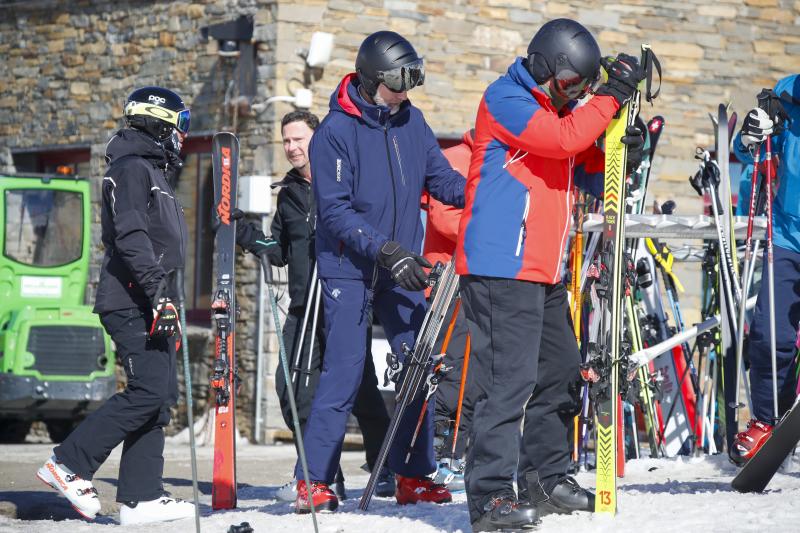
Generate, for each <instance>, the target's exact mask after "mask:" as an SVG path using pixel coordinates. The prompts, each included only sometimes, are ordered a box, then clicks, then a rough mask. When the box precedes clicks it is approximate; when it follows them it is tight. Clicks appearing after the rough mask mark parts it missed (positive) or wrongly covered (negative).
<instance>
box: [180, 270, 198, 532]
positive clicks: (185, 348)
mask: <svg viewBox="0 0 800 533" xmlns="http://www.w3.org/2000/svg"><path fill="white" fill-rule="evenodd" d="M175 283H176V285H177V289H178V309H180V321H181V352H182V353H183V380H184V386H185V387H186V418H187V419H188V422H189V428H188V429H189V448H190V449H191V457H192V495H193V496H194V529H195V531H196V532H197V533H200V496H199V491H198V489H197V451H196V447H195V442H194V413H193V412H192V410H193V409H194V404H193V402H192V375H191V372H189V342H188V340H187V335H186V294H185V291H184V287H183V269H182V268H177V269H175Z"/></svg>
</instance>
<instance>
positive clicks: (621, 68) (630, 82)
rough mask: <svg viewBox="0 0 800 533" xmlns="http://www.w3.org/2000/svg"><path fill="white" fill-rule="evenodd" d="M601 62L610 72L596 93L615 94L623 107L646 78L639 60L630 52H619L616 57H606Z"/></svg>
mask: <svg viewBox="0 0 800 533" xmlns="http://www.w3.org/2000/svg"><path fill="white" fill-rule="evenodd" d="M600 63H601V64H602V65H603V68H604V69H605V70H606V72H607V73H608V81H607V82H605V83H604V84H603V85H601V86H600V87H599V88H598V89H597V91H596V92H595V94H598V95H609V96H613V97H614V98H615V99H616V100H617V102H618V103H619V105H620V107H622V106H623V105H624V104H625V102H627V101H628V100H630V98H631V96H633V93H634V91H635V90H636V87H637V86H638V85H639V82H640V81H642V79H644V73H643V72H642V68H641V67H640V66H639V60H638V59H636V58H635V57H633V56H630V55H628V54H619V55H618V56H617V57H616V59H611V58H608V57H605V58H603V59H601V60H600Z"/></svg>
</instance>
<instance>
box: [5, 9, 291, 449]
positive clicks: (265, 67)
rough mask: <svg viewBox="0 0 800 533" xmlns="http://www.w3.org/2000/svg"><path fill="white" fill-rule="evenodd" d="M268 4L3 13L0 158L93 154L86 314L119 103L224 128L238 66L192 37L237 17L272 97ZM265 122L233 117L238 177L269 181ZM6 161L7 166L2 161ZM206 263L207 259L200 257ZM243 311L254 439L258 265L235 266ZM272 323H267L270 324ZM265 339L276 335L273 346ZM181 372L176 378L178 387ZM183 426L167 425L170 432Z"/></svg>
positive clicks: (196, 127)
mask: <svg viewBox="0 0 800 533" xmlns="http://www.w3.org/2000/svg"><path fill="white" fill-rule="evenodd" d="M276 10H277V3H276V2H275V1H274V0H258V1H256V0H241V1H230V0H226V1H221V0H220V1H212V0H207V1H203V2H185V1H184V2H180V1H179V2H139V1H134V0H131V1H118V2H113V3H109V2H101V1H90V0H82V1H75V2H53V1H41V0H32V1H30V2H27V3H22V2H20V3H16V4H15V6H14V7H11V8H0V57H2V58H3V60H2V61H1V62H0V95H1V96H0V152H2V153H3V154H6V153H7V152H8V151H9V150H10V151H13V150H15V149H21V148H33V147H40V148H58V147H64V146H82V147H90V148H91V157H92V160H91V180H92V182H93V199H94V209H93V227H92V239H93V241H92V242H93V250H94V253H93V264H92V270H91V272H92V273H91V280H90V290H89V291H87V303H91V302H92V301H93V294H94V287H95V285H96V282H97V278H98V275H99V265H100V262H101V260H102V254H103V250H102V246H101V244H100V226H99V220H100V218H99V203H98V201H97V199H98V198H99V192H100V183H101V181H102V176H103V172H104V169H105V162H104V159H103V155H104V153H105V145H106V142H107V141H108V139H109V138H110V137H111V136H112V135H113V134H114V132H115V131H116V130H117V129H119V128H120V127H121V126H122V125H123V123H122V120H121V113H122V106H123V104H124V102H125V98H126V97H127V96H128V94H129V93H130V92H131V90H132V89H134V88H135V87H140V86H145V85H163V86H166V87H169V88H172V89H174V90H175V91H176V92H177V93H179V94H180V95H181V96H182V97H183V98H184V99H185V101H186V102H187V104H189V105H190V107H191V108H192V133H193V134H198V133H202V132H206V133H212V132H215V131H218V130H222V129H230V127H231V125H232V124H233V122H234V118H233V111H232V110H231V109H230V108H226V106H224V105H223V102H224V99H225V91H226V89H227V88H228V82H229V81H230V78H231V74H232V65H233V64H235V63H230V62H227V61H226V60H221V59H220V58H219V56H218V55H217V43H216V41H214V40H213V39H212V40H210V41H209V42H205V41H203V39H202V38H201V34H200V28H201V27H204V26H208V25H211V24H216V23H219V22H224V21H227V20H230V19H233V18H236V16H238V15H240V14H247V15H252V16H253V17H254V20H255V24H256V27H257V28H258V32H257V35H256V37H257V38H258V40H259V41H260V42H259V44H258V55H257V57H258V65H257V69H258V73H259V80H258V95H257V99H260V100H263V99H264V98H265V97H266V96H265V95H267V94H268V93H269V92H270V91H271V90H272V89H271V88H272V86H273V84H274V80H273V78H272V72H273V67H272V65H273V64H274V58H275V53H274V51H275V47H276V46H275V45H276V43H275V38H274V31H273V32H271V33H270V32H269V31H266V32H265V31H264V29H265V28H269V27H274V20H275V12H276ZM273 118H274V117H273V114H272V113H271V112H265V113H262V114H260V115H257V116H252V117H238V118H237V120H236V123H237V126H238V128H237V134H238V135H239V137H240V142H241V161H240V173H241V174H242V175H245V174H270V173H271V172H272V169H271V166H272V161H271V157H272V151H271V150H268V149H267V146H268V145H269V142H270V139H272V129H273V122H274V120H273ZM2 159H3V161H4V162H5V159H6V157H3V158H2ZM209 260H211V258H209ZM240 264H241V267H243V268H241V269H240V271H241V275H240V277H239V280H238V281H239V287H238V292H239V296H240V298H239V307H240V309H241V313H240V320H241V323H242V327H240V328H239V331H238V333H239V334H238V335H237V341H238V346H239V350H240V355H241V365H240V367H241V377H242V389H241V395H240V399H239V404H238V408H239V411H240V418H239V419H240V421H244V423H242V424H241V429H242V431H243V433H244V434H245V435H248V436H249V435H250V434H251V432H252V412H253V391H254V389H255V387H254V373H255V372H254V368H255V362H254V353H255V337H256V335H255V327H254V324H255V320H254V316H255V312H256V303H255V300H254V295H255V292H256V285H255V283H256V272H257V270H256V269H255V262H254V261H253V260H252V258H242V259H241V261H240ZM270 323H271V322H266V324H270ZM190 331H191V332H193V333H194V334H193V339H192V342H190V345H191V346H192V347H193V348H194V349H193V351H192V359H193V361H194V362H195V366H196V368H194V369H193V376H194V385H195V387H194V391H195V395H196V396H197V397H198V398H197V400H198V401H197V404H198V410H200V411H202V410H203V409H205V405H206V404H205V400H206V397H207V391H208V376H209V372H208V368H209V361H210V358H211V353H212V352H211V349H212V345H211V343H210V341H209V337H208V333H209V332H208V330H205V331H204V330H203V329H202V328H200V329H197V328H192V329H191V330H190ZM267 333H268V334H269V332H267ZM271 336H273V337H274V335H271ZM182 381H183V379H182V371H181V382H182ZM183 420H184V419H183V417H180V418H177V419H175V420H174V424H175V425H176V426H178V427H180V426H181V425H183V424H184V422H183Z"/></svg>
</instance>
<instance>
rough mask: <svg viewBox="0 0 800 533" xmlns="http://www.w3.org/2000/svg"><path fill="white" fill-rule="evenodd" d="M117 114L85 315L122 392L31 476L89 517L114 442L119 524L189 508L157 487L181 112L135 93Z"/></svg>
mask: <svg viewBox="0 0 800 533" xmlns="http://www.w3.org/2000/svg"><path fill="white" fill-rule="evenodd" d="M124 114H125V119H126V122H127V125H128V128H125V129H122V130H120V131H119V132H117V134H116V135H114V137H112V139H111V140H110V141H109V142H108V145H107V148H106V159H107V161H108V164H109V167H108V170H107V171H106V175H105V177H104V178H103V188H102V199H103V203H102V209H101V223H102V240H103V245H104V246H105V257H104V259H103V266H102V270H101V272H100V282H99V285H98V289H97V298H96V301H95V307H94V311H95V312H96V313H98V314H99V315H100V321H101V322H102V323H103V327H105V329H106V331H107V332H108V333H109V335H111V338H112V339H113V340H114V343H115V344H116V348H117V357H118V358H119V359H120V361H121V363H122V365H123V367H124V369H125V374H126V375H127V378H128V380H127V386H126V388H125V390H124V391H122V392H120V393H118V394H116V395H114V396H112V397H111V398H109V399H108V401H106V403H105V404H103V406H102V407H100V409H98V410H97V411H95V412H94V413H92V414H91V415H89V417H88V418H87V419H86V420H84V421H83V422H82V423H81V424H80V425H79V426H78V427H77V428H75V430H74V431H73V432H72V433H71V434H70V435H69V436H68V437H67V439H66V440H64V442H63V443H61V445H60V446H57V447H56V448H55V449H54V450H53V452H54V455H53V456H52V457H51V458H50V459H48V460H47V461H46V462H45V464H44V465H43V466H42V468H40V469H39V471H38V472H37V476H38V477H39V478H40V479H41V480H42V481H44V482H45V483H47V484H48V485H50V486H52V487H53V488H54V489H56V490H58V491H59V492H61V493H62V494H63V495H64V496H66V498H67V499H68V500H69V501H70V503H71V504H72V506H73V507H74V508H75V510H77V511H78V512H79V513H80V514H81V515H82V516H84V517H85V518H87V519H90V520H91V519H93V518H94V517H95V515H96V514H97V513H98V512H99V511H100V501H99V500H98V498H97V491H96V490H95V489H94V487H93V486H92V483H91V480H92V477H93V476H94V474H95V472H96V471H97V469H98V468H100V465H102V464H103V462H104V461H105V460H106V459H107V458H108V455H109V454H110V453H111V451H112V450H113V449H114V448H116V447H117V445H118V444H120V443H122V457H121V459H120V467H119V482H118V485H117V501H118V502H120V503H122V506H121V508H120V522H121V523H122V524H123V525H126V524H141V523H147V522H159V521H164V520H176V519H180V518H187V517H191V516H193V515H194V506H193V505H192V504H190V503H188V502H183V501H180V500H175V499H173V498H170V497H168V496H167V495H166V494H165V493H164V488H163V484H162V474H163V469H164V457H163V451H164V427H165V426H166V425H167V424H168V423H169V420H170V406H172V405H175V403H176V402H177V399H178V386H177V372H176V365H175V356H176V353H175V352H176V349H177V347H176V339H180V324H179V322H178V318H177V310H176V308H175V305H174V304H173V303H172V301H173V298H175V296H176V295H175V287H174V286H173V285H172V284H171V283H170V281H171V276H170V274H171V272H172V271H173V270H174V269H176V268H183V265H184V260H185V251H186V242H187V231H186V222H185V220H184V217H183V208H182V207H181V205H180V203H179V202H178V200H177V199H176V198H175V193H174V191H173V190H172V188H171V187H170V185H169V183H168V181H167V176H168V175H170V174H171V173H172V172H174V171H177V170H179V169H180V164H181V163H180V159H179V157H178V154H179V152H180V147H181V143H182V141H183V138H184V136H185V134H186V132H187V131H188V129H189V109H188V108H187V107H186V106H185V105H184V103H183V100H181V98H180V97H179V96H178V95H177V94H175V93H174V92H172V91H170V90H167V89H164V88H161V87H144V88H142V89H138V90H136V91H134V92H133V93H131V95H130V96H129V97H128V100H127V102H126V104H125V110H124ZM176 333H177V334H178V335H177V336H175V335H176Z"/></svg>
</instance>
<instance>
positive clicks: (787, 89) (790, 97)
mask: <svg viewBox="0 0 800 533" xmlns="http://www.w3.org/2000/svg"><path fill="white" fill-rule="evenodd" d="M775 94H777V95H778V96H779V97H780V99H781V104H783V107H784V108H785V109H786V111H787V112H789V113H792V114H793V115H794V116H796V113H798V112H800V74H792V75H791V76H787V77H785V78H783V79H782V80H780V81H779V82H778V83H776V84H775Z"/></svg>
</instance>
